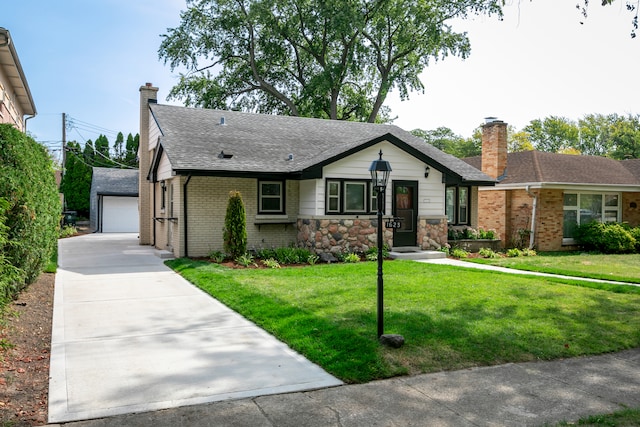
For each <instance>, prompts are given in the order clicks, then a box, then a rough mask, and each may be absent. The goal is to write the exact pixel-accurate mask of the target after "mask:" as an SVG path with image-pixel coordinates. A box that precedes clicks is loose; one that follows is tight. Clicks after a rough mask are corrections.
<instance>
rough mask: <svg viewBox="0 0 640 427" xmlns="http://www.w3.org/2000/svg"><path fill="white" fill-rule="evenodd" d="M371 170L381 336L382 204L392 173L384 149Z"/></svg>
mask: <svg viewBox="0 0 640 427" xmlns="http://www.w3.org/2000/svg"><path fill="white" fill-rule="evenodd" d="M369 172H371V182H372V184H373V188H374V189H375V190H376V192H377V205H378V338H380V337H382V335H383V334H384V319H383V310H384V286H383V279H382V247H383V245H384V243H383V241H382V211H383V209H384V207H383V206H382V204H383V203H384V198H383V194H384V192H385V189H386V188H387V182H388V180H389V174H390V173H391V165H390V164H389V162H388V161H386V160H382V150H380V159H378V160H374V161H373V162H371V166H370V167H369Z"/></svg>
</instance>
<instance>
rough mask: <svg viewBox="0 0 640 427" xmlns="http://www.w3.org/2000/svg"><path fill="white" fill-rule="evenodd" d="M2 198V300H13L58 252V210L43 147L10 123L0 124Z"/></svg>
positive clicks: (49, 168) (58, 205) (51, 169)
mask: <svg viewBox="0 0 640 427" xmlns="http://www.w3.org/2000/svg"><path fill="white" fill-rule="evenodd" d="M0 182H1V183H2V186H0V198H2V199H4V200H5V202H6V203H3V205H4V206H3V208H2V212H3V216H4V218H3V219H0V222H1V223H2V224H3V231H0V234H1V235H2V236H3V237H2V239H1V240H2V241H0V249H1V250H0V253H1V254H2V258H3V261H2V263H4V267H0V268H4V269H6V268H7V265H11V266H13V267H14V269H10V270H12V274H10V275H9V278H7V277H5V276H4V274H3V278H2V280H0V283H1V285H0V286H1V287H2V288H1V289H0V298H4V299H7V298H8V299H12V298H15V297H16V296H17V295H18V293H19V292H20V291H21V290H22V289H24V288H25V287H26V286H27V285H29V284H31V283H32V282H33V281H35V280H36V279H37V278H38V276H39V275H40V273H41V272H42V269H43V268H44V266H45V265H46V263H47V262H48V261H49V260H50V259H51V256H52V254H53V253H54V250H55V248H56V244H57V239H58V233H59V231H58V230H59V225H60V215H61V211H62V208H61V206H60V199H59V198H58V189H57V188H56V183H55V176H54V169H53V163H52V161H51V158H50V157H49V154H48V152H47V150H46V149H45V147H43V146H42V145H40V144H38V143H37V142H36V141H34V140H33V138H30V137H28V136H27V135H25V134H24V133H22V132H20V131H18V130H17V129H15V128H14V127H13V126H11V125H8V124H0Z"/></svg>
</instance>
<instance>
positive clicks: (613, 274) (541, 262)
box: [465, 252, 640, 283]
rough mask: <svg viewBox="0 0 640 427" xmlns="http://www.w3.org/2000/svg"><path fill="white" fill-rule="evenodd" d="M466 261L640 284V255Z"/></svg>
mask: <svg viewBox="0 0 640 427" xmlns="http://www.w3.org/2000/svg"><path fill="white" fill-rule="evenodd" d="M465 261H473V262H478V263H482V264H491V265H497V266H500V267H507V268H515V269H517V270H526V271H538V272H541V273H552V274H564V275H567V276H577V277H588V278H592V279H604V280H615V281H620V282H630V283H640V254H629V255H603V254H591V253H576V252H553V253H542V254H539V255H538V256H533V257H516V258H473V259H471V258H470V259H466V260H465Z"/></svg>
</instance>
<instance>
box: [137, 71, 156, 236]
mask: <svg viewBox="0 0 640 427" xmlns="http://www.w3.org/2000/svg"><path fill="white" fill-rule="evenodd" d="M157 97H158V88H157V87H154V86H153V85H152V84H151V83H146V84H145V85H144V86H141V87H140V144H139V145H138V160H139V166H138V173H139V174H140V176H139V179H138V206H139V213H140V244H141V245H150V244H151V243H152V236H153V219H152V218H153V211H152V209H153V206H152V205H151V192H152V191H153V184H152V183H150V182H149V181H147V176H148V175H149V168H150V167H151V160H152V158H153V153H152V152H151V151H150V150H149V123H150V118H149V117H150V115H151V114H150V112H149V104H150V103H155V102H157Z"/></svg>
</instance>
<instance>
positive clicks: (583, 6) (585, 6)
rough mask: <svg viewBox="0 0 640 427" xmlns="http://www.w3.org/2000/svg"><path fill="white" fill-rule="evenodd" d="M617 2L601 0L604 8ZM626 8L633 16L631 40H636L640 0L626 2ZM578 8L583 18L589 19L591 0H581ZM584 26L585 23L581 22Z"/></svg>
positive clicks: (577, 5)
mask: <svg viewBox="0 0 640 427" xmlns="http://www.w3.org/2000/svg"><path fill="white" fill-rule="evenodd" d="M614 2H615V0H601V4H602V6H608V5H611V4H613V3H614ZM625 6H626V8H627V10H628V11H629V12H631V13H632V14H633V17H632V18H631V38H635V37H636V36H637V34H636V31H638V10H640V0H627V1H626V2H625ZM576 8H577V9H578V10H579V11H580V13H581V14H582V16H583V17H584V18H585V19H587V17H588V15H589V13H588V10H589V0H580V1H579V2H578V4H576ZM580 23H581V24H584V21H582V22H580Z"/></svg>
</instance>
